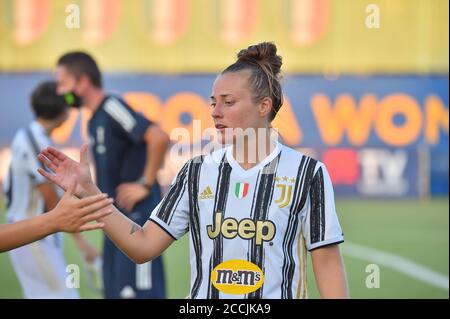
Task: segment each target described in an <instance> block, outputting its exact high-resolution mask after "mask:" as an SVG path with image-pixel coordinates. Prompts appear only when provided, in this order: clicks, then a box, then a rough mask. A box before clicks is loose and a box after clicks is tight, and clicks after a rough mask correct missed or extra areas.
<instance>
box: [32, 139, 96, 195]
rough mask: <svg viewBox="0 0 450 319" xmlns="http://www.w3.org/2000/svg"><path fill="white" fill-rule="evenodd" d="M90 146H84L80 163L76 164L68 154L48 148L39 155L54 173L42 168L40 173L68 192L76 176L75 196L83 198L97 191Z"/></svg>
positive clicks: (40, 159)
mask: <svg viewBox="0 0 450 319" xmlns="http://www.w3.org/2000/svg"><path fill="white" fill-rule="evenodd" d="M87 152H88V146H87V144H83V146H82V147H81V150H80V162H76V161H74V160H72V159H71V158H69V157H68V156H67V155H66V154H64V153H62V152H61V151H58V150H57V149H55V148H53V147H47V148H45V149H44V150H42V151H41V153H40V154H39V155H38V159H39V161H41V162H42V164H44V165H45V166H46V167H48V168H49V169H50V171H51V172H52V173H53V174H52V173H49V172H47V171H45V170H44V169H42V168H39V169H38V171H39V173H40V174H41V175H43V176H44V177H46V178H47V179H48V180H50V181H52V182H53V183H55V184H57V185H58V186H60V187H61V188H63V189H64V190H67V188H68V187H69V184H70V180H71V178H72V177H73V176H74V175H75V178H76V181H77V186H76V189H75V195H76V196H78V197H80V198H83V197H85V196H88V195H92V193H91V194H89V191H90V190H93V189H96V186H95V184H94V182H93V181H92V177H91V172H90V170H89V162H88V158H87Z"/></svg>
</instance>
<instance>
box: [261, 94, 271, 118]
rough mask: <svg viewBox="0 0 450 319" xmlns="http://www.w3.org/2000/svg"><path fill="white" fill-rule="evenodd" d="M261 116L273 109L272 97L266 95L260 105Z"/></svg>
mask: <svg viewBox="0 0 450 319" xmlns="http://www.w3.org/2000/svg"><path fill="white" fill-rule="evenodd" d="M258 108H259V116H261V117H266V116H268V115H269V114H270V112H271V111H272V99H271V98H270V97H267V96H266V97H264V98H263V99H262V100H261V103H260V104H259V106H258Z"/></svg>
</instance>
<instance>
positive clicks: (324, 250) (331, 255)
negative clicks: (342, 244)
mask: <svg viewBox="0 0 450 319" xmlns="http://www.w3.org/2000/svg"><path fill="white" fill-rule="evenodd" d="M311 259H312V264H313V269H314V276H315V278H316V284H317V288H318V290H319V293H320V296H321V297H322V298H324V299H330V298H333V299H346V298H348V288H347V276H346V274H345V267H344V263H343V261H342V256H341V253H340V250H339V245H330V246H325V247H321V248H317V249H315V250H313V251H312V252H311Z"/></svg>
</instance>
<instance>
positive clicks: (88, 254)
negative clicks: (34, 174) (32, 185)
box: [37, 182, 100, 262]
mask: <svg viewBox="0 0 450 319" xmlns="http://www.w3.org/2000/svg"><path fill="white" fill-rule="evenodd" d="M37 189H38V191H39V192H40V193H41V195H42V197H43V198H44V205H45V210H46V211H50V210H52V209H53V208H54V207H55V206H56V204H57V203H58V201H59V195H58V194H57V192H56V190H55V186H54V185H53V184H52V183H51V182H45V183H42V184H40V185H38V186H37ZM71 235H72V237H73V239H74V241H75V244H76V245H77V247H78V250H79V251H80V252H81V254H82V255H83V258H84V260H86V261H87V262H92V261H93V260H94V259H95V258H96V257H98V256H99V255H100V254H99V252H98V251H97V249H95V248H94V246H92V245H91V244H90V243H89V242H88V241H87V240H86V239H85V238H84V236H83V235H82V234H80V233H72V234H71Z"/></svg>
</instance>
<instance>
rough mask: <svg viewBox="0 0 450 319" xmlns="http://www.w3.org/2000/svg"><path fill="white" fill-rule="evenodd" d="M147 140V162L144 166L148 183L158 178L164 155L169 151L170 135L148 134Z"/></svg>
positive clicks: (152, 182)
mask: <svg viewBox="0 0 450 319" xmlns="http://www.w3.org/2000/svg"><path fill="white" fill-rule="evenodd" d="M146 142H147V162H146V164H145V168H144V176H145V179H146V181H147V182H148V183H150V184H154V183H155V182H156V179H157V173H158V170H159V169H160V168H161V166H162V164H163V162H164V156H165V154H166V151H167V147H168V143H169V139H168V137H167V138H165V137H162V136H157V137H152V136H151V135H150V137H149V134H148V133H147V134H146Z"/></svg>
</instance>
